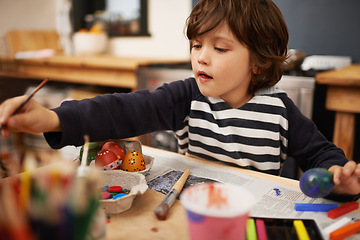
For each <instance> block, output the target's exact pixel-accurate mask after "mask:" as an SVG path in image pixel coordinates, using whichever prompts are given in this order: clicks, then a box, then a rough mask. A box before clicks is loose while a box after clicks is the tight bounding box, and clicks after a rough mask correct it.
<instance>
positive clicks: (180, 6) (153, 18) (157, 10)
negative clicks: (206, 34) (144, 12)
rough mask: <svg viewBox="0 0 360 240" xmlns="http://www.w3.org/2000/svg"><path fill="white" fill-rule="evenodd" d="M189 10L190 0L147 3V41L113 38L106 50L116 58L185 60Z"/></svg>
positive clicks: (165, 0)
mask: <svg viewBox="0 0 360 240" xmlns="http://www.w3.org/2000/svg"><path fill="white" fill-rule="evenodd" d="M190 11H191V1H190V0H187V1H184V0H149V32H150V34H151V38H148V37H140V38H139V37H131V38H127V37H126V38H113V39H112V40H111V42H110V51H111V52H112V53H113V54H115V55H117V56H138V57H141V56H143V57H151V56H157V57H164V58H174V59H176V58H181V59H188V58H189V56H190V54H189V43H188V40H187V39H186V37H185V34H184V27H185V22H186V19H187V17H188V16H189V14H190Z"/></svg>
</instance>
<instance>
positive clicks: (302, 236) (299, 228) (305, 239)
mask: <svg viewBox="0 0 360 240" xmlns="http://www.w3.org/2000/svg"><path fill="white" fill-rule="evenodd" d="M294 227H295V229H296V234H297V236H298V238H299V240H310V237H309V234H308V233H307V231H306V228H305V225H304V223H303V221H301V220H294Z"/></svg>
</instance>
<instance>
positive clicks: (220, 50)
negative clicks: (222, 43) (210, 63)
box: [215, 47, 227, 53]
mask: <svg viewBox="0 0 360 240" xmlns="http://www.w3.org/2000/svg"><path fill="white" fill-rule="evenodd" d="M215 50H216V51H218V52H220V53H223V52H226V51H227V49H225V48H217V47H216V48H215Z"/></svg>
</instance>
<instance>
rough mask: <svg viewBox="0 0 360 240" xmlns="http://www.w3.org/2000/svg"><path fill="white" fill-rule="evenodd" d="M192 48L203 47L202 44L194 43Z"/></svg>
mask: <svg viewBox="0 0 360 240" xmlns="http://www.w3.org/2000/svg"><path fill="white" fill-rule="evenodd" d="M192 48H194V49H200V48H201V45H200V44H193V45H192Z"/></svg>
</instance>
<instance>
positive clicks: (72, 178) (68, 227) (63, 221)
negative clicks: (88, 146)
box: [0, 162, 100, 240]
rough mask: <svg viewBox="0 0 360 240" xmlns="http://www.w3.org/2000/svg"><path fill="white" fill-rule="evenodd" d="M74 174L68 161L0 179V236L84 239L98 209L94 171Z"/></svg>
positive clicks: (74, 171) (7, 237)
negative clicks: (78, 174)
mask: <svg viewBox="0 0 360 240" xmlns="http://www.w3.org/2000/svg"><path fill="white" fill-rule="evenodd" d="M90 171H91V170H89V173H90V174H89V175H87V176H83V177H77V171H76V169H75V168H74V165H73V164H72V163H69V162H59V163H52V164H49V165H48V166H44V167H41V168H37V169H31V170H28V171H26V172H24V173H21V174H18V175H14V176H11V177H8V178H6V179H2V180H1V181H0V211H1V214H0V233H1V234H0V239H31V240H32V239H40V240H42V239H80V240H82V239H86V238H87V237H88V236H89V234H91V232H90V230H91V228H92V224H93V223H94V216H95V215H96V212H97V211H98V209H99V195H98V189H97V185H98V182H99V181H100V179H99V176H98V174H97V172H96V171H93V172H90Z"/></svg>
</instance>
